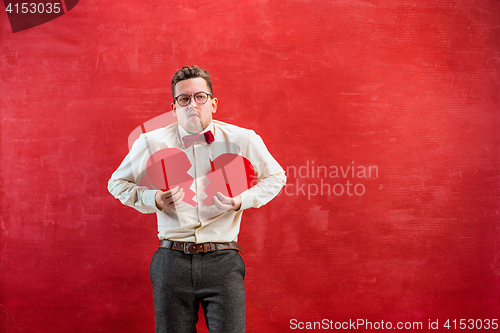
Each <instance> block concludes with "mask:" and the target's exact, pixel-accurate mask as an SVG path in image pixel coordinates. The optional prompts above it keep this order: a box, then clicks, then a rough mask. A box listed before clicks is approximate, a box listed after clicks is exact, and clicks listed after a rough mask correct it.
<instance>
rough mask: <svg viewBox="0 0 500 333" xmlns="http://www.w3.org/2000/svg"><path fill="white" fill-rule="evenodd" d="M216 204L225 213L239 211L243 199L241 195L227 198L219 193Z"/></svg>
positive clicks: (215, 197) (215, 198)
mask: <svg viewBox="0 0 500 333" xmlns="http://www.w3.org/2000/svg"><path fill="white" fill-rule="evenodd" d="M214 204H215V206H216V207H217V208H218V209H219V210H221V211H223V212H228V211H231V210H238V209H240V207H241V197H240V196H239V195H238V196H236V197H234V198H231V197H226V196H225V195H223V194H222V193H220V192H217V195H216V196H214Z"/></svg>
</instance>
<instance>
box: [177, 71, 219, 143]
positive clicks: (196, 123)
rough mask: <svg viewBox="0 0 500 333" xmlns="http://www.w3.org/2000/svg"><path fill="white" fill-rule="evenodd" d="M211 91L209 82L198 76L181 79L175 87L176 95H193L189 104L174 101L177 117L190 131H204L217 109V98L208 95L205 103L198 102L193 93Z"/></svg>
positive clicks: (180, 123)
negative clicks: (182, 104) (184, 104)
mask: <svg viewBox="0 0 500 333" xmlns="http://www.w3.org/2000/svg"><path fill="white" fill-rule="evenodd" d="M200 91H201V92H206V93H210V90H209V89H208V85H207V82H206V81H205V80H204V79H203V78H201V77H196V78H193V79H187V80H182V81H179V82H178V83H177V84H176V85H175V87H174V96H176V97H177V96H179V95H180V94H187V95H191V102H190V103H189V104H188V105H187V106H180V105H179V103H177V102H174V103H172V111H173V112H174V116H175V117H177V120H178V122H179V125H181V127H182V128H183V129H184V130H186V131H187V132H188V133H192V134H195V133H200V132H202V131H203V130H204V129H205V128H207V126H208V125H209V124H210V122H211V121H212V114H213V113H215V112H216V111H217V98H210V97H208V101H207V102H206V103H205V104H198V103H197V102H196V101H195V100H194V97H193V95H194V94H196V93H198V92H200Z"/></svg>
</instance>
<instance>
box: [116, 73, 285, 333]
mask: <svg viewBox="0 0 500 333" xmlns="http://www.w3.org/2000/svg"><path fill="white" fill-rule="evenodd" d="M172 96H173V103H172V111H173V113H174V116H175V117H176V118H177V120H178V122H177V123H174V124H171V125H169V126H167V127H164V128H160V129H157V130H154V131H151V132H148V133H146V134H142V135H141V136H140V137H139V139H137V140H136V142H135V143H134V145H133V146H132V148H131V150H130V152H129V154H128V155H127V157H126V158H125V160H124V161H123V162H122V164H121V165H120V166H119V167H118V169H117V170H116V171H115V172H114V173H113V175H112V176H111V179H110V180H109V183H108V189H109V191H110V192H111V194H113V196H115V198H117V199H119V200H120V201H121V202H122V203H123V204H125V205H127V206H130V207H133V208H135V209H137V210H139V211H140V212H143V213H156V214H157V218H158V237H159V239H160V245H159V248H158V251H156V253H155V254H154V256H153V259H152V261H151V269H150V272H151V281H152V284H153V298H154V307H155V324H156V332H179V333H188V332H196V322H197V321H198V309H199V306H200V304H201V306H202V307H203V310H204V314H205V318H206V322H207V326H208V329H209V331H210V332H211V333H214V332H218V333H231V332H234V333H241V332H244V331H245V289H244V276H245V265H244V263H243V260H242V258H241V256H240V254H239V252H240V251H241V246H240V245H239V244H238V243H237V239H238V233H239V230H240V223H241V216H242V212H243V210H245V209H247V208H251V207H255V208H258V207H260V206H262V205H265V204H266V203H268V202H269V201H270V200H271V199H272V198H274V197H275V196H276V195H277V194H278V193H279V191H280V190H281V188H282V187H283V186H284V185H285V183H286V176H285V172H284V171H283V169H282V168H281V166H280V165H279V164H278V163H277V162H276V160H275V159H274V158H273V157H272V156H271V154H270V153H269V151H268V150H267V148H266V146H265V145H264V142H263V141H262V139H261V138H260V136H258V135H257V134H255V132H254V131H252V130H248V129H244V128H241V127H238V126H234V125H230V124H227V123H223V122H220V121H216V120H213V119H212V116H213V114H214V113H215V112H216V111H217V103H218V101H217V98H214V97H213V90H212V83H211V81H210V75H209V74H208V72H207V71H205V70H203V69H201V68H199V67H197V66H191V67H183V68H182V69H181V70H179V71H178V72H177V73H175V75H174V77H173V79H172ZM169 148H175V149H179V151H180V152H183V153H184V154H185V156H184V154H182V153H181V154H177V156H176V157H173V158H170V160H169V159H165V160H163V162H162V163H164V165H163V170H165V163H166V166H167V169H168V168H171V167H172V166H174V167H175V166H177V165H179V166H180V165H182V163H180V162H179V161H182V158H186V157H187V158H188V159H189V163H190V165H191V166H190V167H189V171H187V173H188V174H189V176H190V177H192V182H191V181H188V185H189V186H184V187H183V186H175V187H174V188H170V189H167V190H166V191H161V190H151V189H148V188H147V187H145V186H140V185H139V183H140V182H141V176H144V174H145V170H149V169H147V166H148V165H149V166H150V165H151V163H149V164H147V162H148V160H150V157H151V155H153V154H154V153H155V152H159V151H162V150H165V149H167V150H168V149H169ZM224 154H231V156H238V155H239V156H243V157H244V158H246V159H247V160H248V161H250V162H251V163H252V166H253V168H254V171H255V174H256V177H257V182H256V184H254V186H252V187H251V188H249V189H246V190H244V191H243V192H242V193H241V194H238V195H235V194H233V197H231V196H228V195H224V194H222V193H221V192H217V193H216V194H215V195H213V197H212V198H209V197H208V195H207V192H209V193H210V191H209V186H210V185H211V181H210V180H209V178H208V177H207V174H209V173H210V172H211V171H214V160H216V158H217V157H219V156H222V155H224ZM236 154H237V155H236ZM179 155H182V156H180V157H179ZM230 167H233V166H230ZM233 168H234V167H233ZM170 170H171V169H170ZM235 171H241V170H235ZM148 172H149V171H148ZM167 173H168V172H166V176H165V177H167V178H168V176H169V175H168V174H167ZM150 178H151V177H150ZM188 178H189V177H188ZM167 186H168V185H167ZM186 195H188V197H186ZM247 223H263V222H260V221H259V222H257V221H248V222H247Z"/></svg>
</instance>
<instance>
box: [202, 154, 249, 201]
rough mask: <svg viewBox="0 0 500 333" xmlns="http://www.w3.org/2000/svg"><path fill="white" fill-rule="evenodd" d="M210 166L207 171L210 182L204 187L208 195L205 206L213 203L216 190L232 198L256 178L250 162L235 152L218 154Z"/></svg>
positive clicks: (247, 187)
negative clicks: (210, 169)
mask: <svg viewBox="0 0 500 333" xmlns="http://www.w3.org/2000/svg"><path fill="white" fill-rule="evenodd" d="M212 168H213V170H212V171H211V172H209V173H207V178H208V179H209V180H210V184H209V185H208V186H207V187H206V189H205V193H206V194H207V195H208V198H206V199H205V201H204V203H205V205H206V206H211V205H213V204H214V203H213V197H214V196H215V195H216V194H217V192H220V193H222V194H223V195H225V196H227V197H231V198H234V197H236V196H238V195H240V194H241V193H243V192H244V191H246V190H248V189H249V188H251V187H252V186H253V185H254V183H255V182H256V179H257V177H256V175H255V170H254V168H253V165H252V163H250V161H249V160H247V159H246V158H245V157H243V156H241V155H237V154H230V153H226V154H222V155H220V156H219V157H217V158H216V159H215V160H214V161H213V162H212Z"/></svg>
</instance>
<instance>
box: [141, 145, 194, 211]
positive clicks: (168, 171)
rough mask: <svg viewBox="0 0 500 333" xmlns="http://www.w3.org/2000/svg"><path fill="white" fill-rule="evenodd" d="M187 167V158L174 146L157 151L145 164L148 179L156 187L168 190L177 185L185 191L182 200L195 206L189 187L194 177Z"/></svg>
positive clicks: (188, 163) (188, 164) (189, 166)
mask: <svg viewBox="0 0 500 333" xmlns="http://www.w3.org/2000/svg"><path fill="white" fill-rule="evenodd" d="M189 169H191V162H190V161H189V158H188V157H187V155H186V154H185V153H184V152H183V151H182V150H180V149H176V148H166V149H162V150H159V151H157V152H156V153H154V154H153V155H151V157H150V158H149V160H148V162H147V166H146V171H147V176H148V178H149V180H150V181H151V182H152V183H153V184H154V185H155V186H156V187H157V188H158V189H160V190H162V191H168V190H170V189H172V188H174V187H176V186H179V187H180V188H182V189H184V193H185V195H184V199H183V200H182V201H184V202H185V203H187V204H190V205H191V206H196V205H197V203H196V201H194V200H193V199H192V198H193V197H194V195H195V193H194V192H193V191H191V189H190V187H191V185H192V184H193V181H194V179H193V177H191V176H190V175H189V174H188V173H187V172H188V171H189ZM141 183H142V181H141Z"/></svg>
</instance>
